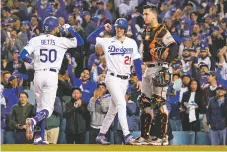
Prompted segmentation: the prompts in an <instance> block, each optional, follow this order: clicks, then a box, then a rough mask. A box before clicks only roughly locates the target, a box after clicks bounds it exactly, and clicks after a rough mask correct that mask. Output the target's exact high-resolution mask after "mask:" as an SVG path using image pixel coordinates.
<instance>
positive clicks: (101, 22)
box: [97, 9, 111, 27]
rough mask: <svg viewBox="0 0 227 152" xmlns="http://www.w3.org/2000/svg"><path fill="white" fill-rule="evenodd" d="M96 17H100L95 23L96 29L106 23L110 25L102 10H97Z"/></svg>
mask: <svg viewBox="0 0 227 152" xmlns="http://www.w3.org/2000/svg"><path fill="white" fill-rule="evenodd" d="M98 15H100V18H99V20H98V22H97V27H101V26H103V25H105V24H106V23H111V20H110V19H109V18H107V14H106V12H105V10H104V9H100V10H98Z"/></svg>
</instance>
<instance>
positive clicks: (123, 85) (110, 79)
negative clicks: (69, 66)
mask: <svg viewBox="0 0 227 152" xmlns="http://www.w3.org/2000/svg"><path fill="white" fill-rule="evenodd" d="M127 28H128V22H127V20H126V19H124V18H119V19H117V20H116V22H115V30H116V36H114V37H111V38H99V37H98V36H99V34H100V33H101V32H102V31H103V30H106V31H111V29H112V26H111V25H110V24H105V25H104V26H102V27H101V28H99V29H97V30H96V31H95V32H93V33H92V34H91V35H89V36H88V38H87V40H88V42H90V43H93V44H95V42H96V45H101V46H102V47H103V49H104V55H105V57H106V62H107V69H108V71H107V76H106V79H105V83H106V86H107V89H108V91H109V92H110V94H111V98H112V101H111V104H110V106H109V110H108V112H107V115H106V117H105V119H104V121H103V124H102V127H101V129H100V132H99V135H98V136H97V138H96V142H97V143H100V144H110V143H109V142H108V141H107V139H106V137H105V134H106V132H107V131H108V130H109V127H110V125H111V123H112V122H113V120H114V118H115V115H116V114H117V113H118V118H119V122H120V124H121V127H122V131H123V134H124V137H125V143H126V144H131V142H133V141H134V140H135V139H134V138H133V137H132V136H131V135H130V131H129V129H128V123H127V118H126V101H125V98H124V96H125V94H126V90H127V87H128V83H129V78H130V67H131V66H132V64H133V62H134V66H135V69H136V73H137V77H138V80H139V82H138V84H137V87H138V88H139V89H140V87H141V81H142V69H141V60H140V58H141V55H140V54H139V52H138V47H137V44H136V42H135V41H134V40H133V39H131V38H129V37H127V36H125V33H126V32H127ZM132 61H133V62H132Z"/></svg>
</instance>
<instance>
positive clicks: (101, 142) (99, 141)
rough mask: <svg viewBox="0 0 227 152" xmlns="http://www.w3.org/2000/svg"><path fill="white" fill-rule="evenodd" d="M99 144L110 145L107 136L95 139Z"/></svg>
mask: <svg viewBox="0 0 227 152" xmlns="http://www.w3.org/2000/svg"><path fill="white" fill-rule="evenodd" d="M95 141H96V143H97V144H102V145H109V144H110V142H108V141H107V139H106V137H105V136H97V137H96V139H95Z"/></svg>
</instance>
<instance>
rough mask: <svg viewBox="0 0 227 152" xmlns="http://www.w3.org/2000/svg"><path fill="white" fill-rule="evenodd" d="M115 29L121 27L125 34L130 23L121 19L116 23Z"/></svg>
mask: <svg viewBox="0 0 227 152" xmlns="http://www.w3.org/2000/svg"><path fill="white" fill-rule="evenodd" d="M114 26H115V27H121V28H124V29H125V32H127V30H128V21H127V20H126V19H125V18H119V19H117V20H116V21H115V24H114Z"/></svg>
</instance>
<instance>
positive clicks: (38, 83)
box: [34, 70, 58, 117]
mask: <svg viewBox="0 0 227 152" xmlns="http://www.w3.org/2000/svg"><path fill="white" fill-rule="evenodd" d="M57 87H58V72H53V71H49V70H46V71H44V70H40V71H36V72H35V77H34V92H35V97H36V103H37V112H39V111H41V110H43V109H47V110H48V111H49V115H48V117H50V116H51V114H52V113H53V110H54V102H55V98H56V92H57Z"/></svg>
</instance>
